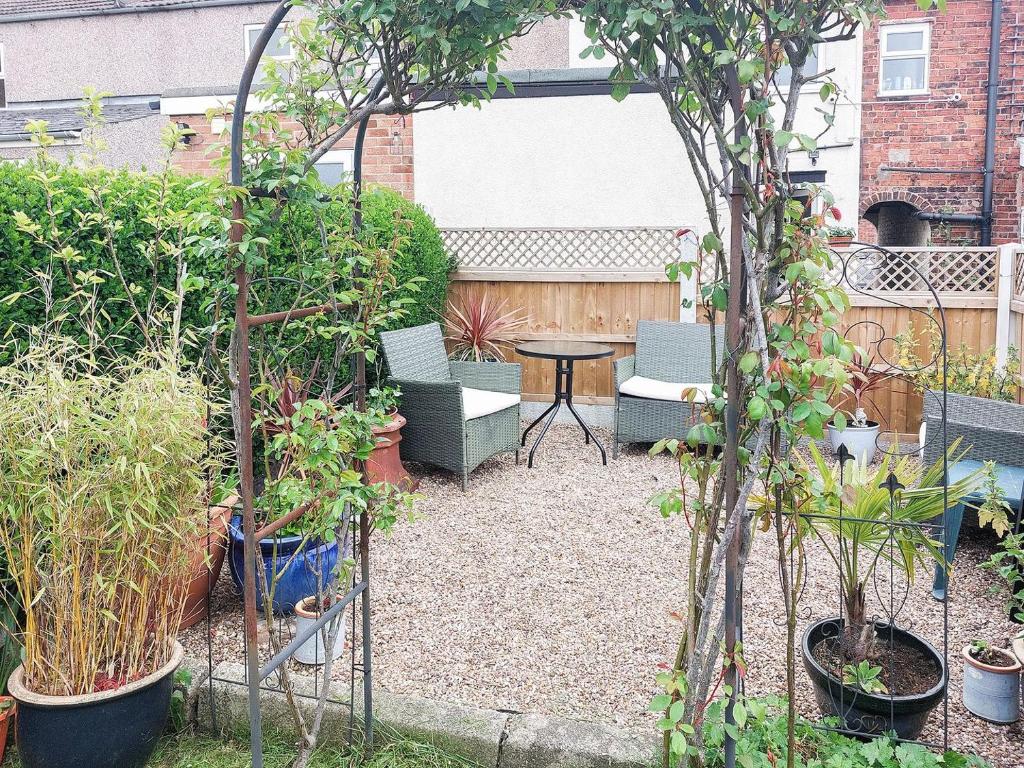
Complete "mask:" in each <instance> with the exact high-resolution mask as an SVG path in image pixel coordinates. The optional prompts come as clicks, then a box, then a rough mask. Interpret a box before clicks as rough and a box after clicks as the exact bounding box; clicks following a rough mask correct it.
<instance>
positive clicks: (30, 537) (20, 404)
mask: <svg viewBox="0 0 1024 768" xmlns="http://www.w3.org/2000/svg"><path fill="white" fill-rule="evenodd" d="M206 405H207V403H206V395H205V391H204V388H203V386H202V384H201V382H200V381H199V379H198V378H197V377H196V376H195V375H194V374H192V373H189V372H186V371H183V370H181V368H179V366H178V365H177V363H176V362H175V360H174V359H173V358H172V357H169V356H150V355H141V356H140V357H139V358H138V359H136V360H134V361H130V362H121V363H118V364H114V365H111V366H109V367H107V368H106V369H105V370H103V371H102V372H101V371H98V370H96V369H95V368H93V366H92V365H91V364H90V362H89V359H88V353H87V352H86V351H84V350H83V349H82V348H81V347H79V346H78V345H77V344H75V343H73V342H70V341H67V340H60V339H44V340H42V341H41V342H40V343H39V344H38V345H35V346H31V347H30V348H29V349H28V350H27V351H26V352H25V353H24V354H22V355H20V356H19V358H18V359H17V361H16V362H15V363H14V364H12V365H10V366H5V367H3V368H0V499H2V501H3V507H2V511H0V552H2V554H3V556H4V557H5V559H6V560H7V562H8V563H10V564H11V579H12V582H13V586H14V588H13V593H14V596H15V599H16V600H17V604H18V605H19V606H22V607H23V608H22V609H21V610H23V611H24V622H23V626H22V627H21V629H20V631H19V632H18V637H17V639H18V640H19V641H20V643H21V645H22V646H23V649H24V650H23V663H24V682H25V684H26V686H27V687H28V688H29V689H30V690H33V691H35V692H37V693H42V694H47V695H54V696H72V695H79V694H87V693H92V692H95V691H101V690H109V689H115V688H119V687H121V686H122V685H125V684H127V683H130V682H132V681H134V680H137V679H140V678H142V677H145V676H146V675H148V674H150V673H152V672H154V671H156V670H157V669H159V668H160V667H161V666H163V665H164V664H165V663H166V662H167V661H168V659H169V656H170V654H171V653H172V650H173V647H174V641H175V636H176V634H177V630H178V624H179V622H180V620H181V613H182V607H183V604H184V598H185V588H186V586H187V582H188V578H187V576H188V574H189V572H190V557H191V547H190V543H191V541H192V539H193V538H194V536H195V535H196V533H197V530H196V529H197V523H198V521H199V520H200V519H201V513H202V510H203V508H204V507H205V504H206V501H205V496H206V489H207V480H206V473H207V470H208V469H210V466H209V463H210V456H208V453H207V440H206V429H205V425H204V422H203V416H204V414H205V413H206V412H207V408H206Z"/></svg>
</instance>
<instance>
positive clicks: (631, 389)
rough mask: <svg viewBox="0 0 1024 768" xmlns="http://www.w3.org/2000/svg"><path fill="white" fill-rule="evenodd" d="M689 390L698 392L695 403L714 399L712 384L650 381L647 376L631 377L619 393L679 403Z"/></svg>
mask: <svg viewBox="0 0 1024 768" xmlns="http://www.w3.org/2000/svg"><path fill="white" fill-rule="evenodd" d="M687 389H695V390H697V394H696V397H694V402H695V403H706V402H708V401H709V400H712V399H714V397H713V395H712V394H711V385H710V384H679V383H676V382H674V381H658V380H657V379H648V378H647V377H646V376H630V377H629V378H628V379H626V380H625V381H624V382H622V385H621V386H620V387H619V393H620V394H623V395H632V396H633V397H645V398H647V399H648V400H674V401H676V402H679V401H681V400H682V399H683V392H684V391H685V390H687Z"/></svg>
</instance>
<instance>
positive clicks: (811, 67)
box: [775, 46, 821, 91]
mask: <svg viewBox="0 0 1024 768" xmlns="http://www.w3.org/2000/svg"><path fill="white" fill-rule="evenodd" d="M820 71H821V67H820V64H819V62H818V47H817V46H814V47H813V48H811V52H810V53H809V54H807V60H806V61H805V62H804V77H813V76H814V75H816V74H818V72H820ZM792 79H793V68H792V67H791V66H789V64H783V65H782V66H781V67H779V68H778V69H777V70H775V84H776V85H777V86H778V87H779V88H781V89H782V90H784V91H785V90H788V89H789V83H790V81H791V80H792Z"/></svg>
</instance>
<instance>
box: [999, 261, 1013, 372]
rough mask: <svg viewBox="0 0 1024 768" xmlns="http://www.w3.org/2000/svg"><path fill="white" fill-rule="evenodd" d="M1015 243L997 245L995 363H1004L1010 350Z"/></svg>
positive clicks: (1000, 365) (1000, 364)
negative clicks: (997, 275)
mask: <svg viewBox="0 0 1024 768" xmlns="http://www.w3.org/2000/svg"><path fill="white" fill-rule="evenodd" d="M1016 250H1017V244H1016V243H1007V244H1005V245H1000V246H999V277H998V278H997V280H996V365H997V366H999V367H1002V366H1004V365H1006V360H1007V357H1008V356H1009V350H1010V302H1011V301H1012V300H1013V262H1014V254H1015V253H1016Z"/></svg>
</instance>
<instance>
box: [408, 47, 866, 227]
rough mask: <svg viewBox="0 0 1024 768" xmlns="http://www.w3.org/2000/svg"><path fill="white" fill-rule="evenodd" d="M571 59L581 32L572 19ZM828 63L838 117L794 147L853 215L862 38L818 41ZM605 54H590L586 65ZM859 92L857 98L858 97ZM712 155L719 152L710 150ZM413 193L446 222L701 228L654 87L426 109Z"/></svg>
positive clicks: (817, 104)
mask: <svg viewBox="0 0 1024 768" xmlns="http://www.w3.org/2000/svg"><path fill="white" fill-rule="evenodd" d="M569 31H570V35H569V38H570V40H569V46H570V55H569V61H570V65H572V64H574V63H575V61H576V60H577V58H578V52H577V51H574V50H573V48H574V47H575V46H581V45H582V44H583V40H582V38H581V35H579V34H575V35H574V34H572V33H573V32H574V31H578V30H575V29H574V28H573V27H570V30H569ZM821 48H822V49H823V50H822V51H821V52H820V57H821V67H822V69H834V72H833V73H832V74H831V77H832V78H833V79H834V80H835V81H836V82H837V84H838V85H839V87H840V89H841V90H842V91H843V93H842V95H841V96H840V97H839V100H838V107H837V110H836V120H835V126H834V127H833V128H832V130H831V131H829V132H828V133H827V134H826V135H825V136H824V137H822V138H821V139H819V145H820V147H821V149H820V151H819V153H818V157H817V159H816V160H815V161H814V162H813V163H812V161H811V159H810V158H809V157H808V156H807V154H806V153H803V152H799V151H797V152H793V153H792V154H791V155H790V167H791V170H824V171H826V172H827V173H826V183H827V186H828V187H829V189H830V190H831V191H832V193H833V195H834V196H835V198H836V205H837V206H838V207H839V209H840V210H841V211H842V212H843V214H844V216H843V219H844V222H850V221H855V220H856V218H857V208H858V203H859V187H860V147H859V134H860V115H859V107H858V106H857V105H856V102H857V101H859V98H858V94H859V93H860V61H861V48H860V40H859V39H855V40H851V41H847V42H843V43H833V44H830V45H828V46H821ZM606 62H607V57H606V59H605V60H602V61H595V60H593V59H587V60H585V61H584V62H583V64H584V65H586V66H594V65H599V64H602V63H606ZM817 90H818V86H808V87H807V91H806V92H805V93H803V94H802V95H801V107H800V113H799V115H798V124H797V130H799V131H803V132H806V133H808V134H811V135H817V134H818V133H819V132H820V131H821V130H822V129H823V127H824V125H825V123H824V121H823V118H822V116H821V114H820V113H818V112H817V111H816V108H824V109H829V108H830V107H829V106H828V105H823V104H822V103H821V100H820V98H819V96H818V93H817ZM851 95H852V98H851ZM709 151H710V152H713V151H714V150H713V149H712V148H709ZM414 158H415V194H416V200H417V202H419V203H421V204H423V205H424V206H425V207H426V208H427V210H428V211H429V212H430V213H431V214H433V216H434V217H435V218H436V219H437V222H438V224H439V225H441V226H442V227H546V226H549V227H573V226H580V227H589V226H696V227H697V228H698V230H699V231H704V229H705V228H706V226H705V225H706V221H707V216H706V214H705V212H704V203H703V200H702V198H701V196H700V193H699V191H698V190H697V187H696V184H695V183H694V181H693V177H692V174H691V173H690V170H689V163H688V161H687V159H686V155H685V152H684V150H683V146H682V142H681V139H680V138H679V136H678V135H677V134H676V133H675V130H674V129H673V128H672V126H671V124H670V123H669V119H668V115H667V113H666V111H665V107H664V106H663V104H662V103H661V101H660V100H659V98H658V97H657V96H656V95H655V94H637V93H634V94H631V95H629V96H628V97H627V98H626V99H625V101H623V102H621V103H618V102H615V101H614V100H613V99H612V98H611V97H610V96H571V97H548V98H536V97H534V98H527V97H518V98H508V99H496V100H495V101H493V102H491V103H489V104H484V105H483V106H482V107H481V108H480V109H479V110H477V109H474V108H472V107H458V108H453V109H443V110H439V111H436V112H425V113H422V114H418V115H417V116H416V120H415V141H414Z"/></svg>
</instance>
